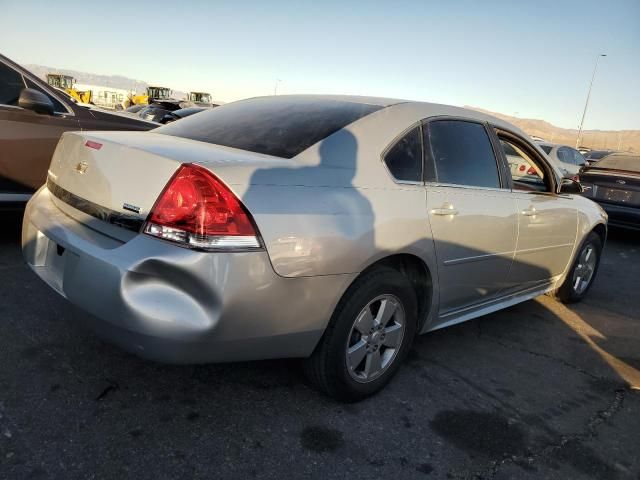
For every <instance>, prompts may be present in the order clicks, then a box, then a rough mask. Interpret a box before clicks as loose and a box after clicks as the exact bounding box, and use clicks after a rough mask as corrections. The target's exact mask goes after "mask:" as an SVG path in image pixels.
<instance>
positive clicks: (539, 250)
mask: <svg viewBox="0 0 640 480" xmlns="http://www.w3.org/2000/svg"><path fill="white" fill-rule="evenodd" d="M498 135H500V134H499V133H498ZM500 140H501V143H502V145H505V144H506V145H507V146H508V148H509V149H510V150H516V151H517V152H518V155H519V156H520V161H522V162H523V163H524V164H525V165H526V168H527V169H531V170H533V171H535V172H536V174H535V175H532V176H528V177H521V178H517V177H514V178H513V195H514V197H515V199H516V202H517V206H518V232H519V233H518V245H517V248H516V255H515V258H514V262H513V267H512V269H511V274H510V276H509V281H510V282H511V283H512V284H514V285H516V286H517V287H518V289H525V288H527V287H536V286H537V285H541V284H544V283H547V282H549V281H550V280H552V279H554V277H556V276H558V275H560V274H561V273H563V272H564V270H565V268H566V267H567V265H568V263H569V260H570V258H571V254H572V252H573V248H574V244H575V241H576V235H577V228H578V211H577V208H576V206H575V201H574V200H573V198H572V197H571V195H565V194H556V193H555V188H554V183H553V182H551V181H550V178H549V176H550V175H551V174H552V173H551V171H550V170H549V168H548V167H547V168H545V166H544V164H543V162H544V160H543V159H542V157H538V156H536V155H535V151H534V150H532V149H531V146H527V144H526V142H525V141H524V140H522V139H518V138H517V137H510V138H506V137H505V138H500ZM505 153H506V149H505Z"/></svg>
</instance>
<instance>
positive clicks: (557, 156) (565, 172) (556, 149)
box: [538, 142, 587, 180]
mask: <svg viewBox="0 0 640 480" xmlns="http://www.w3.org/2000/svg"><path fill="white" fill-rule="evenodd" d="M538 145H539V146H540V148H541V149H542V150H544V153H546V154H547V156H548V157H549V158H550V159H551V160H552V161H554V162H555V163H556V166H557V167H558V168H559V169H560V171H561V172H562V176H563V177H565V178H572V179H574V180H578V173H580V169H581V168H582V167H584V166H585V165H586V163H587V162H586V160H585V158H584V157H583V156H582V154H581V153H580V152H579V151H578V150H576V149H575V148H571V147H568V146H566V145H558V144H555V143H547V142H538Z"/></svg>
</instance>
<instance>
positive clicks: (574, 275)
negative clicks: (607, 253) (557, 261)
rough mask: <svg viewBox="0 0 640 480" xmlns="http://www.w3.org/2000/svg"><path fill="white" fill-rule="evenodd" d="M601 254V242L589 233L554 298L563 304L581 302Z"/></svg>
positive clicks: (596, 269) (597, 237)
mask: <svg viewBox="0 0 640 480" xmlns="http://www.w3.org/2000/svg"><path fill="white" fill-rule="evenodd" d="M601 253H602V241H601V240H600V237H599V236H598V234H596V233H595V232H591V233H590V234H589V235H587V238H586V239H585V240H584V242H582V245H581V246H580V250H579V251H578V254H577V255H576V259H575V260H574V262H573V265H572V266H571V269H570V270H569V272H568V273H567V278H565V280H564V282H563V283H562V285H561V286H560V288H558V289H557V290H556V291H555V292H554V296H555V297H556V298H557V299H558V300H560V301H561V302H563V303H574V302H579V301H580V300H582V299H583V298H584V297H585V296H586V294H587V292H588V291H589V289H590V288H591V285H592V284H593V280H594V279H595V278H596V273H597V272H598V266H599V265H600V255H601Z"/></svg>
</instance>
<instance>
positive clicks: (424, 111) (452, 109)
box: [239, 94, 526, 136]
mask: <svg viewBox="0 0 640 480" xmlns="http://www.w3.org/2000/svg"><path fill="white" fill-rule="evenodd" d="M254 98H261V97H252V98H247V99H245V100H252V99H254ZM276 99H277V100H279V101H282V102H283V104H284V103H286V102H287V101H291V100H295V99H305V100H313V101H316V102H322V101H327V102H331V101H337V102H351V103H361V104H367V105H376V106H380V107H383V108H385V107H393V106H405V107H408V108H411V109H412V110H414V111H416V112H420V114H421V115H422V118H428V117H433V116H440V115H446V116H452V117H455V116H459V117H465V118H469V119H472V120H477V121H479V122H489V123H491V124H493V125H495V126H497V127H500V128H503V129H505V130H511V131H514V132H519V133H521V134H523V135H525V136H526V134H525V133H524V132H523V131H522V130H521V129H519V128H518V127H516V126H515V125H513V124H512V123H509V122H507V121H504V120H502V119H500V118H498V117H494V116H493V115H489V114H486V113H484V112H480V111H478V110H472V109H470V108H464V107H456V106H453V105H446V104H441V103H432V102H420V101H416V100H405V99H399V98H389V97H373V96H360V95H326V94H311V95H308V94H304V95H278V96H277V97H272V100H273V101H276ZM239 101H243V100H239ZM364 119H366V117H364V118H363V119H361V120H364Z"/></svg>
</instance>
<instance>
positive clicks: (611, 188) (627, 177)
mask: <svg viewBox="0 0 640 480" xmlns="http://www.w3.org/2000/svg"><path fill="white" fill-rule="evenodd" d="M580 182H581V184H582V186H583V188H584V196H585V197H587V198H590V199H592V200H594V201H596V202H598V203H599V204H600V205H601V206H602V208H604V209H605V211H606V212H607V213H608V214H609V224H611V225H615V226H618V227H626V228H632V229H640V155H631V154H627V153H613V154H610V155H607V156H606V157H604V158H602V159H601V160H600V161H598V162H597V163H595V164H593V165H590V166H588V167H586V168H585V169H584V170H583V171H582V172H581V173H580Z"/></svg>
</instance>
